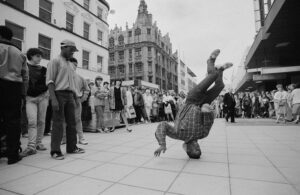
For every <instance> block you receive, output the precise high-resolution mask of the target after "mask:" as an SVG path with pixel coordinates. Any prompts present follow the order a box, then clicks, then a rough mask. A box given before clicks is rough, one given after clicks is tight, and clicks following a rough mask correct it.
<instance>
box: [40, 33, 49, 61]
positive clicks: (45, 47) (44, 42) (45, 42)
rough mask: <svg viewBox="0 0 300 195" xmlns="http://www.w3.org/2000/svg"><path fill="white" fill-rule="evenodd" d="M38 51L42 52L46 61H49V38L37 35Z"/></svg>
mask: <svg viewBox="0 0 300 195" xmlns="http://www.w3.org/2000/svg"><path fill="white" fill-rule="evenodd" d="M39 49H40V50H42V52H43V58H44V59H46V60H50V57H51V38H49V37H46V36H44V35H41V34H39Z"/></svg>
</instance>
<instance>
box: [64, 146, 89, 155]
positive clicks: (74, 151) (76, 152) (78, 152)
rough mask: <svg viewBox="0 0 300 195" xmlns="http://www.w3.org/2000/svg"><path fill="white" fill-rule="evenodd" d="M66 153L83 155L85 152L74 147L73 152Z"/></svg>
mask: <svg viewBox="0 0 300 195" xmlns="http://www.w3.org/2000/svg"><path fill="white" fill-rule="evenodd" d="M67 153H69V154H83V153H85V150H84V149H82V148H78V147H76V148H75V150H73V151H71V152H67Z"/></svg>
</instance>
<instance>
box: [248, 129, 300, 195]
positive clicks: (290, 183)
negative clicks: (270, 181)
mask: <svg viewBox="0 0 300 195" xmlns="http://www.w3.org/2000/svg"><path fill="white" fill-rule="evenodd" d="M264 134H265V133H264ZM265 135H266V134H265ZM246 136H248V135H247V134H246ZM268 136H269V135H268ZM248 138H249V136H248ZM249 139H250V141H251V142H252V143H253V144H254V145H255V146H256V148H257V149H258V150H260V151H261V152H262V153H263V154H264V156H265V158H266V159H267V160H268V161H269V162H270V163H271V164H272V166H273V167H274V168H275V169H276V170H277V171H278V173H279V174H280V175H281V176H282V177H283V178H284V179H285V180H286V181H287V184H289V185H290V186H292V188H293V189H294V190H295V191H296V192H298V194H300V191H299V190H298V189H297V188H296V187H295V186H294V185H293V183H292V182H291V181H290V180H289V179H288V178H287V177H286V176H285V175H284V174H283V173H282V172H281V171H280V169H279V168H278V167H277V166H276V165H275V164H274V163H273V161H271V160H270V158H269V157H268V156H267V155H266V154H265V152H264V151H263V150H261V149H260V148H259V147H258V146H257V144H256V143H255V142H254V141H253V140H252V138H249Z"/></svg>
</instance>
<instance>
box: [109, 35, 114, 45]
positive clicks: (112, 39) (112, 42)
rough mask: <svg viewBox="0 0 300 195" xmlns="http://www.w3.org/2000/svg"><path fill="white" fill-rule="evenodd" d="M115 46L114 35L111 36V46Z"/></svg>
mask: <svg viewBox="0 0 300 195" xmlns="http://www.w3.org/2000/svg"><path fill="white" fill-rule="evenodd" d="M114 46H115V39H114V38H113V37H111V38H109V47H114Z"/></svg>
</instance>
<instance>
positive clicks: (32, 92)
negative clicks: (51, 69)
mask: <svg viewBox="0 0 300 195" xmlns="http://www.w3.org/2000/svg"><path fill="white" fill-rule="evenodd" d="M28 68H29V83H28V90H27V95H28V96H31V97H37V96H39V95H41V94H43V93H45V92H46V91H47V90H48V87H47V86H46V72H47V69H46V68H45V67H42V66H33V65H31V64H28Z"/></svg>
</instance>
